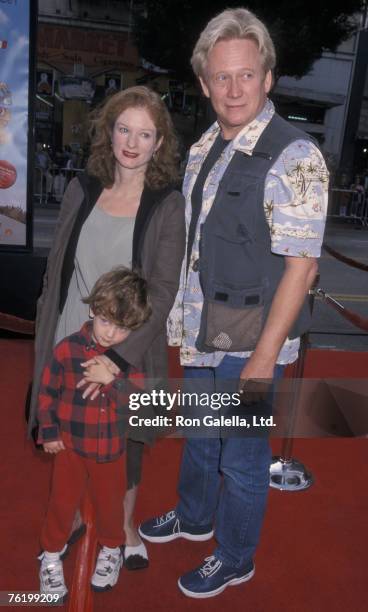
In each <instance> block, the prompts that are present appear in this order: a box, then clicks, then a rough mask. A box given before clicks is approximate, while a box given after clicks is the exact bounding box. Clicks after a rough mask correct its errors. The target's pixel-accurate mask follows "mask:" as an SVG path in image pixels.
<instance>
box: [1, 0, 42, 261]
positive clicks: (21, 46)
mask: <svg viewBox="0 0 368 612" xmlns="http://www.w3.org/2000/svg"><path fill="white" fill-rule="evenodd" d="M36 16H37V3H36V1H33V0H6V2H0V248H3V247H4V248H20V249H22V248H23V249H26V248H30V246H31V236H32V232H31V221H32V210H31V209H32V167H33V159H32V155H33V153H32V151H33V143H32V142H31V140H32V129H30V117H31V112H30V100H31V99H32V98H31V95H30V94H31V90H32V89H33V86H34V78H33V72H34V67H33V57H34V41H33V36H32V34H33V33H34V31H35V24H34V19H35V18H36Z"/></svg>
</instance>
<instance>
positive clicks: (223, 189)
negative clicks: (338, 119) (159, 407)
mask: <svg viewBox="0 0 368 612" xmlns="http://www.w3.org/2000/svg"><path fill="white" fill-rule="evenodd" d="M300 139H302V140H312V141H313V139H312V138H311V137H310V136H309V135H308V134H306V133H305V132H302V131H301V130H298V129H297V128H295V127H293V126H292V125H290V124H289V123H287V122H286V121H284V120H283V119H282V118H281V117H279V116H278V115H277V114H275V115H274V116H273V118H272V119H271V121H270V123H269V124H268V126H267V127H266V128H265V130H264V131H263V133H262V135H261V136H260V138H259V140H258V142H257V144H256V146H255V149H254V151H253V154H252V155H251V156H249V155H247V154H245V153H242V152H240V151H236V152H235V154H234V156H233V158H232V160H231V162H230V164H229V166H228V167H227V169H226V171H225V173H224V175H223V177H222V179H221V181H220V183H219V186H218V190H217V194H216V197H215V200H214V202H213V205H212V208H211V210H210V212H209V214H208V216H207V218H206V220H205V222H204V223H203V224H202V225H201V237H200V258H199V274H200V282H201V287H202V291H203V295H204V303H203V310H202V317H201V326H200V330H199V334H198V338H197V341H196V347H197V349H198V350H200V351H201V352H206V353H209V352H213V351H219V350H220V351H221V350H222V351H226V352H239V351H248V350H253V349H254V348H255V346H256V344H257V341H258V339H259V336H260V334H261V331H262V329H263V325H264V323H265V320H266V318H267V315H268V313H269V310H270V306H271V302H272V299H273V296H274V294H275V291H276V289H277V286H278V284H279V282H280V279H281V277H282V275H283V272H284V268H285V262H284V257H283V256H281V255H275V254H273V253H271V236H270V229H269V226H268V224H267V221H266V217H265V213H264V205H263V202H264V186H265V180H266V176H267V173H268V172H269V170H270V168H271V167H272V166H273V165H274V163H275V162H276V160H277V158H278V157H279V155H280V154H281V153H282V151H283V150H284V149H285V148H286V147H287V146H288V145H289V144H290V143H292V142H293V141H295V140H300ZM310 322H311V314H310V310H309V307H308V303H307V300H305V303H304V305H303V307H302V309H301V311H300V313H299V316H298V319H297V320H296V322H295V324H294V325H293V327H292V329H291V331H290V332H289V338H296V337H298V336H300V335H302V334H303V333H304V332H306V331H307V330H308V328H309V327H310Z"/></svg>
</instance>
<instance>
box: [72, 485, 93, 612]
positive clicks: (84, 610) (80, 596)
mask: <svg viewBox="0 0 368 612" xmlns="http://www.w3.org/2000/svg"><path fill="white" fill-rule="evenodd" d="M81 515H82V521H83V523H85V525H86V528H87V529H86V534H85V536H84V537H83V538H82V540H81V542H80V543H79V545H78V552H77V558H76V562H75V564H76V565H75V570H74V574H73V583H72V588H71V589H70V593H69V605H68V612H93V591H92V589H91V584H90V581H91V576H92V574H93V570H94V565H95V559H96V548H97V536H96V527H95V515H94V510H93V506H92V502H91V499H90V496H89V493H88V492H86V494H85V495H84V499H83V502H82V508H81Z"/></svg>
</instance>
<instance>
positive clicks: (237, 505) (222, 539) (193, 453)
mask: <svg viewBox="0 0 368 612" xmlns="http://www.w3.org/2000/svg"><path fill="white" fill-rule="evenodd" d="M245 363H246V360H244V359H239V358H238V357H231V356H228V355H226V356H225V357H224V359H223V360H222V362H221V364H220V365H219V366H218V367H216V368H201V367H196V368H190V367H187V368H185V373H184V377H185V378H186V379H189V378H195V379H202V381H201V382H203V391H204V392H206V393H208V392H212V393H214V392H224V391H226V392H228V391H229V390H230V392H231V390H232V391H236V390H237V385H238V379H239V376H240V373H241V371H242V369H243V367H244V365H245ZM282 371H283V367H282V366H276V369H275V379H276V378H280V377H281V376H282ZM197 382H198V381H197ZM229 382H230V387H231V382H232V383H233V389H231V388H229ZM270 460H271V451H270V446H269V441H268V436H265V435H261V436H258V437H257V436H247V437H231V438H229V437H221V433H220V434H219V436H218V437H215V438H214V437H210V438H188V439H187V441H186V444H185V448H184V454H183V459H182V463H181V469H180V478H179V485H178V493H179V503H178V506H177V513H178V516H179V517H180V518H181V519H182V521H183V522H185V523H188V524H189V525H198V526H199V525H202V526H212V525H213V524H214V526H215V537H216V540H217V543H218V546H217V548H216V550H215V552H214V554H215V555H216V556H217V557H218V558H219V559H220V560H222V561H223V562H224V563H225V564H227V565H230V566H233V567H236V568H242V567H243V566H245V565H246V563H247V562H248V561H249V560H250V559H252V557H253V555H254V552H255V549H256V547H257V544H258V541H259V536H260V531H261V527H262V523H263V517H264V513H265V508H266V501H267V494H268V488H269V467H270Z"/></svg>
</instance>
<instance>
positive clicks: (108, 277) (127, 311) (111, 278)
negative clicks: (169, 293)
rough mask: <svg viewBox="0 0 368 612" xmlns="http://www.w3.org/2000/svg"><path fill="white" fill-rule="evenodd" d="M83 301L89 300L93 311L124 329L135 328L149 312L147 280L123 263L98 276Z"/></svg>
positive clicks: (143, 320)
mask: <svg viewBox="0 0 368 612" xmlns="http://www.w3.org/2000/svg"><path fill="white" fill-rule="evenodd" d="M83 302H84V304H89V306H90V307H91V309H92V311H93V314H95V315H100V316H103V317H105V318H106V319H108V320H109V321H111V322H112V323H115V324H116V325H119V326H120V327H125V328H126V329H138V327H140V326H141V325H143V323H144V322H145V321H147V319H148V318H149V316H150V315H151V312H152V309H151V306H150V303H149V299H148V295H147V282H146V281H145V280H144V278H142V277H141V276H140V275H139V274H137V273H136V272H134V271H132V270H128V268H124V267H123V266H119V267H117V268H114V269H113V270H111V271H110V272H106V274H103V275H102V276H100V278H99V279H98V281H97V282H96V283H95V285H94V287H93V288H92V291H91V293H90V295H89V296H88V297H86V298H84V299H83Z"/></svg>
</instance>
